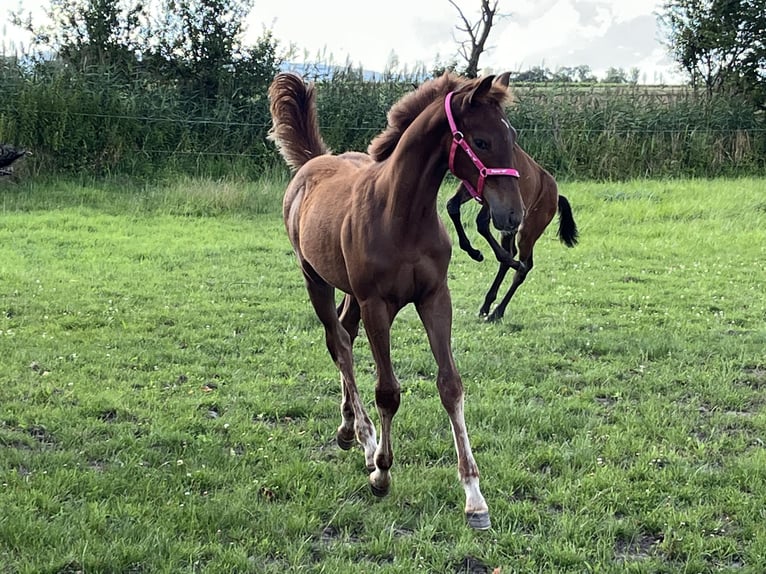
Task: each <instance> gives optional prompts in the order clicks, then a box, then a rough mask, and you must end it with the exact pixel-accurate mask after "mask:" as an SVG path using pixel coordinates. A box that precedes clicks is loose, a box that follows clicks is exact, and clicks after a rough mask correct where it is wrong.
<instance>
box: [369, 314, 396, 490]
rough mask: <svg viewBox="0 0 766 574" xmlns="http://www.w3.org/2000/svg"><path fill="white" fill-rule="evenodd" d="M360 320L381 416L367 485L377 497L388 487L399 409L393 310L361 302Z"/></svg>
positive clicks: (376, 403)
mask: <svg viewBox="0 0 766 574" xmlns="http://www.w3.org/2000/svg"><path fill="white" fill-rule="evenodd" d="M361 311H362V321H363V322H364V330H365V333H367V340H368V341H369V343H370V351H371V352H372V357H373V359H374V360H375V366H376V368H377V371H378V379H377V382H376V384H375V405H376V406H377V408H378V414H379V415H380V442H379V443H378V448H377V450H376V451H375V470H374V471H373V472H372V473H371V474H370V487H371V488H372V492H373V493H374V494H375V495H376V496H385V495H386V494H388V489H389V487H390V486H391V472H390V469H391V465H393V463H394V451H393V447H392V445H391V422H392V421H393V418H394V415H395V414H396V411H398V410H399V402H400V387H399V381H397V380H396V376H395V375H394V369H393V365H392V364H391V322H392V321H393V316H394V314H395V312H396V311H395V310H394V309H392V308H390V307H389V306H388V305H387V304H386V303H385V302H383V301H380V300H373V301H365V302H364V303H363V304H362V309H361Z"/></svg>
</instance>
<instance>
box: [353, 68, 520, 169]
mask: <svg viewBox="0 0 766 574" xmlns="http://www.w3.org/2000/svg"><path fill="white" fill-rule="evenodd" d="M479 83H481V78H476V79H466V78H464V77H462V76H458V75H456V74H452V73H449V72H445V73H444V74H442V75H441V76H440V77H438V78H434V79H432V80H428V81H427V82H424V83H423V84H421V85H420V86H419V87H418V88H417V89H415V91H413V92H410V93H408V94H405V95H404V96H402V97H401V98H400V99H399V101H398V102H396V103H395V104H394V105H393V106H392V107H391V109H390V110H389V111H388V116H387V118H388V125H387V126H386V129H385V130H384V131H383V132H381V133H380V134H378V135H377V136H376V137H375V139H373V140H372V142H371V143H370V145H369V147H368V148H367V153H368V154H369V155H370V156H371V157H372V159H373V160H375V161H383V160H384V159H386V158H388V157H389V156H390V155H391V154H392V153H393V152H394V149H396V145H397V144H398V143H399V140H400V139H401V138H402V135H403V134H404V132H405V130H406V129H407V128H408V127H409V126H410V124H412V122H413V121H415V118H417V117H418V116H419V115H420V114H421V113H422V112H423V110H425V109H426V108H427V107H428V106H429V105H430V104H431V103H432V102H434V101H435V100H436V99H437V98H440V97H445V96H446V95H447V94H448V93H449V92H453V91H454V92H455V94H462V93H469V92H471V91H472V90H473V89H474V88H475V87H476V86H478V85H479ZM487 96H488V98H487V101H489V100H494V101H495V102H497V103H498V104H500V105H503V104H504V103H505V102H506V101H507V100H508V98H509V97H510V96H509V92H508V91H507V90H506V88H505V87H503V86H495V85H493V86H492V89H491V90H489V92H488V94H487Z"/></svg>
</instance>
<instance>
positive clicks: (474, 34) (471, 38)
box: [449, 0, 499, 78]
mask: <svg viewBox="0 0 766 574" xmlns="http://www.w3.org/2000/svg"><path fill="white" fill-rule="evenodd" d="M498 1H499V0H493V1H492V2H490V0H481V19H480V20H479V21H477V22H475V23H473V24H472V23H471V22H470V21H469V20H468V18H466V16H465V14H464V13H463V10H462V9H461V8H460V6H458V5H457V3H456V2H455V0H449V3H450V4H452V5H453V6H454V7H455V10H457V12H458V15H459V16H460V19H461V20H462V25H456V26H455V28H456V29H457V30H458V31H459V32H462V33H463V34H466V35H467V36H468V39H467V40H462V41H460V45H459V48H458V54H459V55H460V57H461V58H462V59H464V60H465V62H466V68H465V71H464V72H463V73H464V74H465V75H466V76H468V77H469V78H475V77H476V76H477V75H478V72H479V58H480V57H481V55H482V53H483V52H484V51H485V49H486V43H487V39H488V38H489V33H490V32H491V31H492V25H493V23H494V20H495V17H496V14H497V3H498Z"/></svg>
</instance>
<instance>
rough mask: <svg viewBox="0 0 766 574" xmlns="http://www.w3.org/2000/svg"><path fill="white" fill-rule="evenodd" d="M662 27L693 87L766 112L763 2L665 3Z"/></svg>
mask: <svg viewBox="0 0 766 574" xmlns="http://www.w3.org/2000/svg"><path fill="white" fill-rule="evenodd" d="M663 10H664V12H663V13H662V14H661V17H660V21H661V23H662V24H663V26H664V27H665V31H666V34H667V38H668V48H669V51H670V53H671V55H672V56H673V57H674V59H675V60H676V61H677V62H678V64H679V65H680V66H681V68H682V69H683V70H685V71H686V73H688V74H689V77H690V79H691V83H692V86H694V87H703V88H704V89H705V90H706V91H707V92H708V94H712V93H714V92H723V91H726V92H733V93H740V94H743V95H745V96H747V97H749V98H750V99H751V100H752V101H753V103H754V104H755V105H756V106H758V107H760V108H763V109H766V0H667V1H666V2H665V4H664V5H663Z"/></svg>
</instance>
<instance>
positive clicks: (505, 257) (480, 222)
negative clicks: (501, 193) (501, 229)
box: [476, 205, 524, 269]
mask: <svg viewBox="0 0 766 574" xmlns="http://www.w3.org/2000/svg"><path fill="white" fill-rule="evenodd" d="M490 215H491V214H490V211H489V206H487V205H483V206H482V208H481V211H479V215H477V216H476V230H477V231H478V232H479V234H480V235H481V236H482V237H483V238H484V239H486V240H487V243H489V246H490V247H491V248H492V252H493V253H494V254H495V258H496V259H497V260H498V262H499V263H501V264H504V265H508V266H509V267H512V268H514V269H520V268H521V267H523V266H524V264H523V263H521V262H520V261H516V260H514V256H515V255H516V247H515V245H514V243H513V242H511V247H512V248H511V249H508V247H507V246H506V242H503V244H502V245H501V244H499V243H498V242H497V240H496V239H495V236H494V235H493V234H492V230H491V229H490V227H489V224H490ZM506 235H507V234H506V233H502V234H501V236H502V237H501V241H502V240H503V239H505V237H506Z"/></svg>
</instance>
